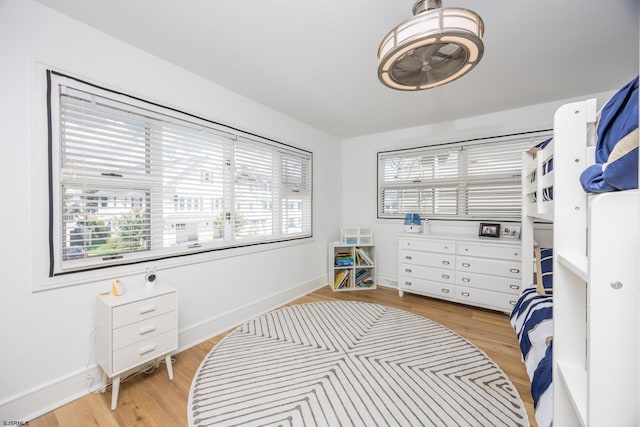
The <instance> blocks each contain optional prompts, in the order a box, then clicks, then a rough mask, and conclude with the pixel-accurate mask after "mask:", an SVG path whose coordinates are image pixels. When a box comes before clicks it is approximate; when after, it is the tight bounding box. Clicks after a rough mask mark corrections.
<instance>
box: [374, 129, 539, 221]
mask: <svg viewBox="0 0 640 427" xmlns="http://www.w3.org/2000/svg"><path fill="white" fill-rule="evenodd" d="M550 135H551V131H549V130H547V131H538V132H530V133H525V134H518V135H510V136H503V137H495V138H485V139H479V140H473V141H465V142H457V143H450V144H441V145H436V146H427V147H418V148H413V149H404V150H394V151H384V152H380V153H378V218H403V217H404V215H405V214H406V213H420V214H421V216H424V217H428V218H430V219H469V220H477V219H492V220H519V219H520V212H521V206H522V195H521V182H520V175H521V171H520V169H521V165H522V153H523V152H524V151H526V150H527V149H529V148H531V147H532V146H533V145H535V144H536V143H538V142H540V141H541V140H543V139H546V138H548V137H549V136H550Z"/></svg>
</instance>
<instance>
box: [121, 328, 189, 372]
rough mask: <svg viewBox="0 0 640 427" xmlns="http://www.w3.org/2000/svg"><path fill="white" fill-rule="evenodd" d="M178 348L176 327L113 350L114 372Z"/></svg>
mask: <svg viewBox="0 0 640 427" xmlns="http://www.w3.org/2000/svg"><path fill="white" fill-rule="evenodd" d="M176 348H178V335H177V334H176V331H175V329H173V330H171V331H169V332H165V333H164V334H161V335H158V336H155V337H151V338H148V339H146V340H144V341H140V342H137V343H135V344H132V345H130V346H127V347H124V348H121V349H119V350H116V351H114V352H113V372H114V373H120V372H122V371H124V370H127V369H130V368H132V367H134V366H137V365H140V364H142V363H144V362H147V361H149V360H152V359H154V358H155V357H157V356H160V355H163V354H166V353H168V352H170V351H172V350H175V349H176Z"/></svg>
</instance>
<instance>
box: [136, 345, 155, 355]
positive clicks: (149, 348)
mask: <svg viewBox="0 0 640 427" xmlns="http://www.w3.org/2000/svg"><path fill="white" fill-rule="evenodd" d="M155 349H156V346H155V345H150V346H147V347H142V348H141V349H140V350H138V353H139V354H140V356H142V355H143V354H147V353H151V352H152V351H154V350H155Z"/></svg>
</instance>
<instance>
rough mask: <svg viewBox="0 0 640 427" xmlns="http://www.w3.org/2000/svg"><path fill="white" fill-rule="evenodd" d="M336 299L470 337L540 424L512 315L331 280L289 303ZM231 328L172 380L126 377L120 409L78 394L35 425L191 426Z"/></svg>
mask: <svg viewBox="0 0 640 427" xmlns="http://www.w3.org/2000/svg"><path fill="white" fill-rule="evenodd" d="M331 300H357V301H364V302H371V303H376V304H383V305H387V306H390V307H396V308H400V309H402V310H406V311H410V312H413V313H416V314H419V315H421V316H424V317H427V318H429V319H431V320H433V321H435V322H438V323H440V324H441V325H443V326H446V327H447V328H449V329H451V330H453V331H455V332H456V333H458V334H459V335H461V336H463V337H465V338H466V339H468V340H469V341H471V342H472V343H473V344H475V345H476V346H477V347H478V348H480V349H481V350H483V351H484V352H485V353H486V354H487V355H488V356H489V357H490V358H491V359H493V361H494V362H496V363H497V364H498V365H499V366H500V368H502V370H503V371H504V372H505V373H506V374H507V375H508V376H509V378H510V379H511V382H512V383H513V384H514V385H515V386H516V388H517V389H518V392H519V393H520V396H521V398H522V400H523V402H524V404H525V407H526V409H527V413H528V414H529V421H530V423H531V425H532V426H535V425H536V424H535V420H534V418H533V402H532V399H531V394H530V392H529V386H530V385H529V378H528V377H527V373H526V371H525V367H524V365H523V363H522V362H521V359H520V351H519V348H518V343H517V340H516V338H515V333H514V331H513V329H512V328H511V325H510V324H509V318H508V316H507V315H505V314H502V313H497V312H494V311H490V310H484V309H479V308H474V307H468V306H464V305H459V304H453V303H448V302H445V301H440V300H436V299H431V298H426V297H421V296H417V295H411V294H406V293H405V295H404V297H403V298H400V297H399V296H398V293H397V292H396V291H395V290H393V289H388V288H378V289H375V290H362V291H350V292H333V291H332V290H331V289H329V287H328V286H327V287H323V288H322V289H320V290H317V291H315V292H313V293H311V294H309V295H306V296H304V297H302V298H300V299H298V300H295V301H293V302H292V303H290V304H288V305H292V304H302V303H309V302H317V301H331ZM229 332H230V331H229ZM227 333H228V332H226V333H224V334H221V335H219V336H216V337H214V338H212V339H210V340H208V341H205V342H203V343H201V344H199V345H197V346H195V347H191V348H190V349H188V350H185V351H183V352H182V353H178V354H176V355H175V362H174V364H173V370H174V380H173V381H169V379H168V377H167V371H166V368H165V366H164V364H162V365H160V368H159V369H157V370H155V372H153V373H151V374H149V375H146V374H142V375H138V376H136V377H134V378H132V379H131V380H129V381H127V382H123V383H122V384H121V386H120V396H119V400H118V408H117V409H116V410H115V411H111V410H110V404H111V391H110V390H107V392H106V393H91V394H89V395H86V396H84V397H82V398H80V399H77V400H75V401H73V402H71V403H69V404H67V405H64V406H62V407H60V408H58V409H56V410H54V411H52V412H49V413H47V414H45V415H43V416H41V417H39V418H36V419H35V420H32V421H30V422H29V426H31V427H41V426H42V427H56V426H61V427H69V426H71V427H73V426H83V427H84V426H127V427H131V426H186V425H187V424H188V418H187V400H188V398H189V388H190V387H191V381H192V379H193V377H194V375H195V372H196V370H197V369H198V366H200V363H201V362H202V360H203V359H204V357H205V356H206V355H207V354H208V353H209V351H210V350H211V348H213V346H215V345H216V344H217V343H218V342H219V341H220V340H221V339H222V338H223V337H224V336H225V335H226V334H227Z"/></svg>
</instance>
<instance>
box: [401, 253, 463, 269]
mask: <svg viewBox="0 0 640 427" xmlns="http://www.w3.org/2000/svg"><path fill="white" fill-rule="evenodd" d="M400 262H402V264H403V265H404V264H412V265H421V266H425V267H436V268H445V269H449V270H453V269H454V268H456V265H455V264H456V257H455V255H449V254H439V253H433V252H421V251H401V252H400Z"/></svg>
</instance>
